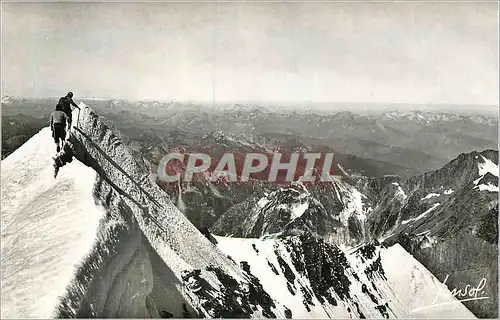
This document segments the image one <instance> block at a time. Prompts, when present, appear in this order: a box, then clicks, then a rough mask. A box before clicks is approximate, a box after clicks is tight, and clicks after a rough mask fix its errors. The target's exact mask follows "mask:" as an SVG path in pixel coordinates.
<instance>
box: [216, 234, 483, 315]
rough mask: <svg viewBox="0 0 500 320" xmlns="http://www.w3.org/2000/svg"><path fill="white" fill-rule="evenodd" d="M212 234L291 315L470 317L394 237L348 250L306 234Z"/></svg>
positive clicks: (467, 311) (223, 248) (220, 246)
mask: <svg viewBox="0 0 500 320" xmlns="http://www.w3.org/2000/svg"><path fill="white" fill-rule="evenodd" d="M216 240H217V242H218V247H219V248H220V249H221V250H223V251H224V252H225V253H227V254H228V255H229V256H230V257H231V258H232V259H234V260H235V261H236V262H238V263H240V264H241V265H242V266H243V268H246V270H247V272H249V273H251V274H252V275H253V276H255V277H257V278H259V279H260V281H261V283H262V284H263V287H264V289H265V290H266V291H267V292H268V293H269V295H270V296H271V297H272V298H273V299H275V300H276V301H278V302H279V304H278V305H280V306H282V308H283V312H284V313H285V314H287V315H288V316H291V317H293V318H310V317H313V318H359V317H363V316H364V317H368V318H387V317H390V318H475V317H474V315H473V314H472V313H471V312H470V311H469V310H467V308H465V307H464V306H463V305H462V304H461V303H460V302H459V301H458V300H457V299H455V298H454V297H453V296H452V294H451V293H450V291H448V290H447V289H446V288H444V286H443V284H442V283H440V282H439V281H438V280H437V279H436V278H435V277H434V276H433V275H432V274H431V273H430V272H429V271H428V270H427V269H426V268H425V267H424V266H422V265H421V264H420V263H419V262H418V261H417V260H415V258H413V257H412V256H411V255H410V254H408V253H407V252H406V251H405V250H404V249H403V248H402V247H401V246H400V245H398V244H396V245H394V246H392V247H389V248H383V247H380V246H375V245H365V246H363V247H361V248H358V249H355V250H347V249H346V248H343V249H342V248H339V247H337V246H334V245H331V244H328V243H326V242H323V241H321V240H317V239H314V238H312V237H308V236H293V237H287V238H284V239H271V238H268V239H262V238H261V239H256V238H253V239H252V238H228V237H219V236H217V237H216ZM287 309H288V310H287Z"/></svg>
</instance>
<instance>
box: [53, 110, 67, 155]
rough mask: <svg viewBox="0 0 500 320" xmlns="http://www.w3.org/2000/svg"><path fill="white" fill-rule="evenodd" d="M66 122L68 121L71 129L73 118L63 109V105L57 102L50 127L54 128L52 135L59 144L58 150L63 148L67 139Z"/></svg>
mask: <svg viewBox="0 0 500 320" xmlns="http://www.w3.org/2000/svg"><path fill="white" fill-rule="evenodd" d="M66 123H68V129H69V127H70V126H71V118H70V117H69V116H68V115H67V114H66V112H64V111H63V107H62V105H61V104H57V106H56V110H55V111H53V112H52V113H51V114H50V129H51V130H52V137H53V138H54V141H55V143H56V145H57V149H56V150H57V152H59V151H60V150H61V146H62V145H63V144H64V140H65V139H66ZM59 140H61V146H59Z"/></svg>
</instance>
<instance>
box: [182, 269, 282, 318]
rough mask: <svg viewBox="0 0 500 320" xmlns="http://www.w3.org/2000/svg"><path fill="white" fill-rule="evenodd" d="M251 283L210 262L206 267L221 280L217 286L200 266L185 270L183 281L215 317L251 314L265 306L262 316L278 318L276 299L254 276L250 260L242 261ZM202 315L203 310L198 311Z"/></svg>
mask: <svg viewBox="0 0 500 320" xmlns="http://www.w3.org/2000/svg"><path fill="white" fill-rule="evenodd" d="M242 268H243V270H244V271H245V273H246V275H247V280H248V283H245V284H244V283H238V281H236V280H235V279H234V278H233V277H231V276H230V275H228V274H227V273H225V272H224V271H223V270H221V269H220V268H217V267H213V266H209V267H207V271H208V272H211V273H213V274H214V275H215V276H216V278H217V279H218V281H219V282H220V283H221V289H220V290H217V289H215V288H214V287H213V286H211V285H210V284H209V283H208V282H207V281H206V280H204V279H203V277H202V276H201V270H193V271H185V272H184V275H183V277H182V280H183V282H184V283H185V285H186V286H188V288H190V290H191V291H192V292H193V294H194V295H196V296H197V298H198V299H200V300H201V301H202V302H201V306H202V307H203V308H204V309H205V310H207V313H208V315H209V316H211V317H214V318H250V317H251V316H252V315H253V314H254V311H255V310H256V307H257V306H260V307H262V309H263V316H264V317H266V318H276V315H275V314H274V312H273V311H272V309H273V308H275V307H276V305H275V303H274V301H273V299H271V297H270V296H269V294H267V293H266V291H265V290H264V289H263V288H262V285H261V284H260V281H259V279H257V278H256V277H254V276H253V275H252V274H251V272H250V269H249V267H248V264H245V263H244V264H242ZM198 316H199V317H203V316H204V315H203V314H199V315H198Z"/></svg>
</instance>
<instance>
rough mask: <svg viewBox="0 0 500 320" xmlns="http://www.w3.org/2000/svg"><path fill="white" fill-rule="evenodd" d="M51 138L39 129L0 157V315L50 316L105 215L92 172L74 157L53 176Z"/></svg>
mask: <svg viewBox="0 0 500 320" xmlns="http://www.w3.org/2000/svg"><path fill="white" fill-rule="evenodd" d="M51 139H52V138H51V132H50V129H49V128H45V129H43V130H41V131H40V132H39V133H38V134H36V135H35V136H34V137H32V138H31V139H30V140H29V141H28V142H27V143H26V144H24V145H23V146H21V148H19V149H18V150H16V151H15V152H14V153H13V154H11V155H10V156H9V157H7V158H6V159H5V160H3V161H2V168H1V170H2V171H1V172H2V180H1V181H2V254H1V259H2V260H1V262H2V263H1V270H2V271H1V274H2V308H1V309H2V313H1V316H2V318H3V319H5V318H11V317H20V316H25V317H40V318H47V317H50V316H51V315H52V311H53V307H54V306H55V305H57V303H58V301H57V299H58V297H59V296H62V295H63V294H64V291H65V287H66V285H67V284H68V283H69V282H70V281H71V279H72V278H73V276H74V274H75V273H76V270H77V265H78V264H79V263H80V262H81V261H82V260H83V259H84V258H85V256H86V255H87V254H88V253H89V252H90V250H91V249H92V245H93V242H94V240H95V238H96V233H97V229H98V226H99V220H100V219H101V218H102V217H103V216H104V213H105V212H104V210H103V208H101V207H100V206H99V205H97V204H96V203H95V201H94V198H93V195H92V186H93V184H94V181H95V178H96V173H95V172H94V170H92V169H91V168H89V167H86V166H85V165H83V164H82V163H80V162H79V161H74V162H73V163H71V164H69V165H68V166H67V168H65V170H64V171H63V172H61V174H60V175H59V176H58V177H57V179H54V178H53V168H52V158H51V157H52V156H53V155H54V153H55V145H54V144H53V143H50V142H51Z"/></svg>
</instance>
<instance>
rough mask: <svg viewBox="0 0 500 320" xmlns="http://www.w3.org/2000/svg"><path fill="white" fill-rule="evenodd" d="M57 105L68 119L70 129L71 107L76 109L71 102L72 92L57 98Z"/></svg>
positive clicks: (75, 105)
mask: <svg viewBox="0 0 500 320" xmlns="http://www.w3.org/2000/svg"><path fill="white" fill-rule="evenodd" d="M57 105H58V106H59V105H60V106H61V110H62V111H63V112H64V113H66V115H67V116H68V117H69V126H68V128H69V127H71V121H72V114H71V106H73V107H75V108H77V109H80V108H78V105H77V104H76V103H75V102H74V101H73V92H71V91H70V92H68V94H67V95H66V96H64V97H61V98H59V102H58V103H57Z"/></svg>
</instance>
